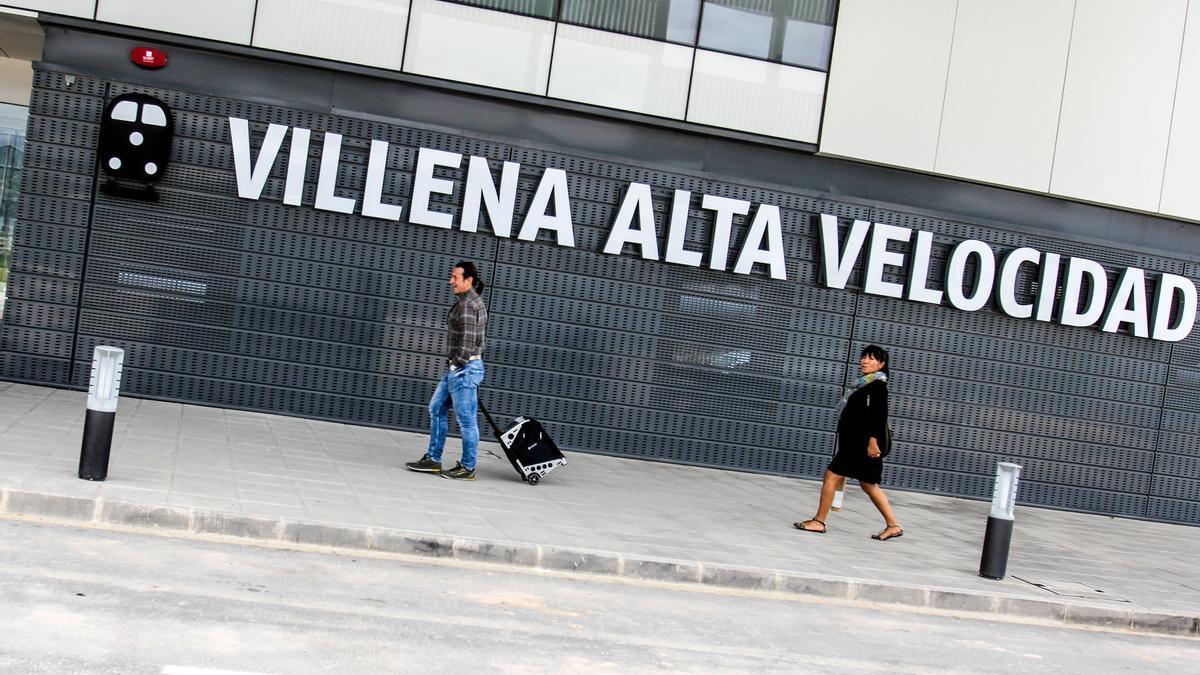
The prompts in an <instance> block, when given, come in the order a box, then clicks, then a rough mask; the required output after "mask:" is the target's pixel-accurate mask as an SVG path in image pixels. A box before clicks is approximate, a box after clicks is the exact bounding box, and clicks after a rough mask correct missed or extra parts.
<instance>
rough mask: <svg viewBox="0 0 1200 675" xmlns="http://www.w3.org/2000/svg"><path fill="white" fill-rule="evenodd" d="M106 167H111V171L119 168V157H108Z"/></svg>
mask: <svg viewBox="0 0 1200 675" xmlns="http://www.w3.org/2000/svg"><path fill="white" fill-rule="evenodd" d="M108 168H110V169H112V170H113V171H116V170H117V169H119V168H121V159H120V158H119V157H112V158H110V159H109V160H108Z"/></svg>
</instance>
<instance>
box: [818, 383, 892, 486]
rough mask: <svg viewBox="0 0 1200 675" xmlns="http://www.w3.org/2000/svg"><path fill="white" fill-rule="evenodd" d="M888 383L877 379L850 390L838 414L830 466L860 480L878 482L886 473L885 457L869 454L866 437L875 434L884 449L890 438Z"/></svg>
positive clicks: (841, 473)
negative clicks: (836, 445) (884, 471)
mask: <svg viewBox="0 0 1200 675" xmlns="http://www.w3.org/2000/svg"><path fill="white" fill-rule="evenodd" d="M887 417H888V390H887V383H886V382H884V381H882V380H875V381H874V382H871V383H870V384H868V385H866V386H864V387H862V388H861V389H858V390H856V391H855V392H854V393H853V394H850V399H849V400H848V401H846V407H845V408H843V409H842V415H841V417H839V418H838V425H837V433H838V450H837V454H835V455H834V456H833V461H831V462H830V463H829V470H830V471H832V472H834V473H836V474H837V475H839V476H847V477H850V478H853V479H855V480H857V481H858V482H860V483H873V484H878V483H879V480H880V479H881V478H882V477H883V458H882V457H877V458H874V459H872V458H871V457H868V456H867V442H868V441H867V439H869V438H871V437H874V438H875V441H876V442H877V443H878V444H879V448H880V449H881V450H882V449H883V444H884V443H886V442H887V440H886V439H887Z"/></svg>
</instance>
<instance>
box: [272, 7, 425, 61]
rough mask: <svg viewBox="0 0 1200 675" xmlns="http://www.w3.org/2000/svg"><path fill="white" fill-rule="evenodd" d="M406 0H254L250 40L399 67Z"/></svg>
mask: <svg viewBox="0 0 1200 675" xmlns="http://www.w3.org/2000/svg"><path fill="white" fill-rule="evenodd" d="M407 25H408V0H258V14H257V16H256V18H255V21H254V38H253V39H254V42H253V44H254V46H255V47H265V48H267V49H276V50H279V51H283V52H291V53H294V54H306V55H308V56H316V57H320V58H323V59H333V60H335V61H346V62H348V63H359V64H362V65H367V66H376V67H378V68H389V69H392V70H399V69H400V65H401V62H402V60H403V56H404V29H405V27H406V26H407Z"/></svg>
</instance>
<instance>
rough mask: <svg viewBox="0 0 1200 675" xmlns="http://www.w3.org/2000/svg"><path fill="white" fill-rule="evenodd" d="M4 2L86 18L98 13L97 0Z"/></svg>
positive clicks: (24, 0)
mask: <svg viewBox="0 0 1200 675" xmlns="http://www.w3.org/2000/svg"><path fill="white" fill-rule="evenodd" d="M4 4H5V5H7V6H9V7H20V8H22V9H31V10H34V11H36V12H50V13H51V14H65V15H67V16H79V17H83V18H85V19H91V18H93V17H94V16H95V14H96V0H15V1H14V0H5V1H4Z"/></svg>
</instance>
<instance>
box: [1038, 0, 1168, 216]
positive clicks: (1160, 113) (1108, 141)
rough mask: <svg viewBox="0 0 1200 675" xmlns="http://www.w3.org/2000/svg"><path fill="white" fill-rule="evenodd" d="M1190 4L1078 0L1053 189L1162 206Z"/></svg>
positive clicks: (1096, 198) (1135, 205)
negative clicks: (1160, 197) (1172, 121)
mask: <svg viewBox="0 0 1200 675" xmlns="http://www.w3.org/2000/svg"><path fill="white" fill-rule="evenodd" d="M1186 8H1187V0H1143V2H1136V3H1134V2H1127V1H1126V0H1080V1H1079V2H1078V4H1077V5H1076V7H1075V28H1074V30H1073V31H1072V34H1071V54H1070V56H1069V57H1068V59H1067V79H1066V82H1065V84H1064V89H1063V103H1062V116H1061V118H1060V121H1059V127H1058V144H1057V146H1056V148H1055V156H1054V173H1053V176H1052V177H1051V180H1050V191H1051V192H1053V193H1055V194H1059V195H1063V196H1067V197H1076V198H1079V199H1086V200H1090V201H1096V202H1102V203H1108V204H1115V205H1118V206H1126V207H1130V208H1135V209H1143V210H1147V211H1154V210H1157V209H1158V202H1159V194H1160V191H1161V189H1162V178H1163V165H1164V162H1165V161H1166V155H1167V140H1168V135H1169V133H1170V125H1171V106H1172V103H1173V101H1174V98H1175V83H1176V75H1177V73H1178V72H1179V52H1180V46H1181V41H1182V38H1183V24H1184V21H1185V19H1186V16H1185V10H1186Z"/></svg>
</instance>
